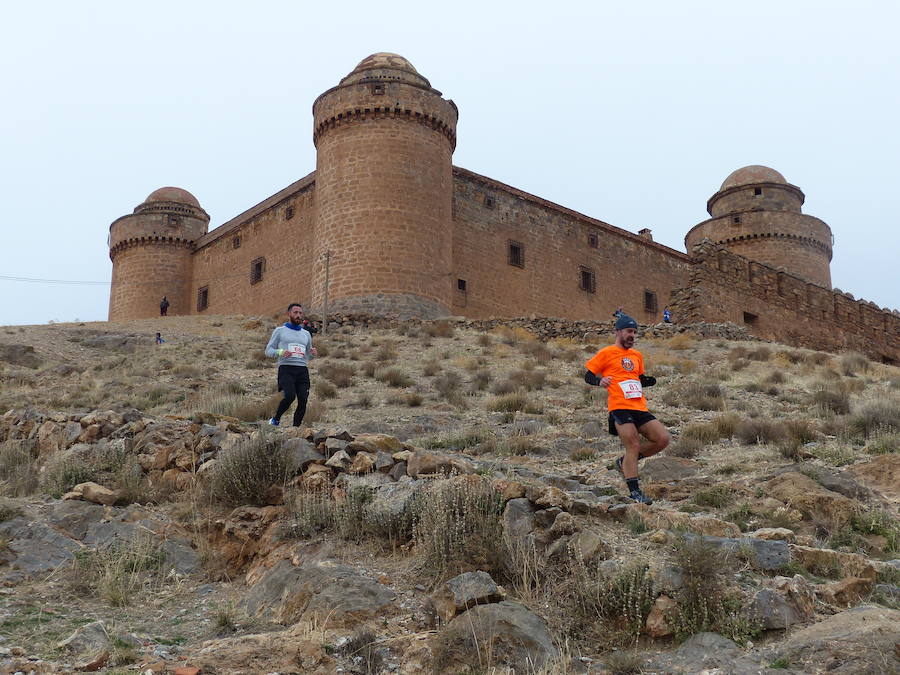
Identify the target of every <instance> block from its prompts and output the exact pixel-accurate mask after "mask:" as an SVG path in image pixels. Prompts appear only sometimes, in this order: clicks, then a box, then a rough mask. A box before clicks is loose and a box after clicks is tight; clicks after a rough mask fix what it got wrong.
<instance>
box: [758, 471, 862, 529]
mask: <svg viewBox="0 0 900 675" xmlns="http://www.w3.org/2000/svg"><path fill="white" fill-rule="evenodd" d="M762 487H763V489H764V490H765V491H766V492H767V493H768V494H770V495H771V496H773V497H775V498H776V499H779V500H781V501H782V502H784V503H785V504H788V505H789V506H791V508H794V509H797V510H798V511H800V512H801V513H803V515H805V516H806V517H807V518H810V519H814V520H817V521H820V522H825V523H828V524H829V525H830V526H831V527H834V528H841V527H843V526H844V525H846V524H847V523H848V522H849V521H850V519H851V518H852V517H853V514H854V513H856V509H857V506H858V504H857V503H856V502H855V501H854V500H852V499H849V498H847V497H845V496H844V495H842V494H839V493H837V492H832V491H831V490H829V489H827V488H825V487H823V486H822V485H820V484H819V483H817V482H816V481H814V480H813V479H812V478H809V477H808V476H805V475H803V474H802V473H796V472H793V471H789V472H787V473H783V474H781V475H780V476H776V477H775V478H773V479H771V480H769V481H767V482H765V483H763V485H762Z"/></svg>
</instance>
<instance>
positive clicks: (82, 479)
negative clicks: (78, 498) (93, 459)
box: [41, 457, 97, 499]
mask: <svg viewBox="0 0 900 675" xmlns="http://www.w3.org/2000/svg"><path fill="white" fill-rule="evenodd" d="M96 475H97V470H96V469H95V468H94V467H92V466H87V465H85V464H84V463H83V462H81V461H79V460H76V459H69V458H63V457H55V458H53V459H51V460H50V462H48V464H47V466H46V467H45V468H44V472H43V474H42V475H41V487H42V488H43V490H44V492H46V493H47V494H49V495H50V496H51V497H56V498H57V499H58V498H59V497H62V496H63V495H64V494H65V493H67V492H70V491H71V490H72V488H73V487H75V486H76V485H78V484H79V483H86V482H88V481H92V480H94V477H95V476H96Z"/></svg>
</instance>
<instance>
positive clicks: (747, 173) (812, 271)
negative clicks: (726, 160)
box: [684, 165, 832, 288]
mask: <svg viewBox="0 0 900 675" xmlns="http://www.w3.org/2000/svg"><path fill="white" fill-rule="evenodd" d="M804 199H805V196H804V194H803V192H802V191H801V190H800V188H798V187H797V186H796V185H791V184H790V183H788V182H787V181H786V180H785V179H784V176H782V175H781V174H780V173H778V172H777V171H775V170H774V169H770V168H768V167H765V166H756V165H754V166H745V167H744V168H742V169H738V170H737V171H735V172H733V173H732V174H731V175H730V176H728V178H726V179H725V182H724V183H722V187H721V188H720V189H719V191H718V192H717V193H716V194H714V195H713V196H712V197H710V198H709V201H708V202H707V204H706V210H707V211H708V212H709V215H711V216H712V218H711V219H709V220H705V221H703V222H702V223H700V224H699V225H696V226H695V227H693V228H692V229H691V230H690V231H689V232H688V233H687V236H685V238H684V244H685V247H686V248H687V251H688V253H690V251H691V249H692V248H693V246H694V245H695V244H697V243H699V242H700V241H701V240H702V239H704V238H706V239H710V240H712V241H714V242H716V243H719V244H723V245H725V246H726V247H727V248H729V249H731V250H732V251H734V252H735V253H737V254H738V255H742V256H744V257H745V258H749V259H751V260H756V261H757V262H761V263H764V264H766V265H771V266H772V267H776V268H780V269H783V270H785V271H786V272H788V273H790V274H793V275H795V276H798V277H800V278H801V279H804V280H805V281H809V282H811V283H814V284H818V285H819V286H824V287H825V288H831V269H830V266H829V264H830V262H831V255H832V248H831V246H832V236H831V228H830V227H828V225H827V224H825V223H824V222H823V221H821V220H819V219H818V218H814V217H813V216H808V215H805V214H803V213H801V212H800V207H801V206H802V205H803V201H804Z"/></svg>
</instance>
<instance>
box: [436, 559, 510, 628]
mask: <svg viewBox="0 0 900 675" xmlns="http://www.w3.org/2000/svg"><path fill="white" fill-rule="evenodd" d="M501 600H503V591H502V590H501V589H500V588H499V587H498V586H497V584H496V583H495V582H494V580H493V579H492V578H491V575H490V574H488V573H487V572H482V571H480V570H479V571H477V572H466V573H465V574H460V575H459V576H457V577H454V578H452V579H450V580H449V581H448V582H447V583H445V584H444V585H443V586H441V587H440V588H439V589H438V591H437V592H435V593H434V594H433V595H432V596H431V601H432V604H433V606H434V609H435V612H436V613H437V615H438V616H439V617H441V619H443V620H444V621H450V619H452V618H453V617H455V616H456V615H457V614H460V613H462V612H464V611H466V610H467V609H469V608H470V607H474V606H476V605H485V604H487V603H490V602H499V601H501Z"/></svg>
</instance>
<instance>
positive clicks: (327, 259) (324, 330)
mask: <svg viewBox="0 0 900 675" xmlns="http://www.w3.org/2000/svg"><path fill="white" fill-rule="evenodd" d="M323 255H324V256H325V300H324V302H323V303H322V335H325V333H327V332H328V281H329V275H330V272H331V251H325V253H324V254H323Z"/></svg>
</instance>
